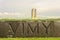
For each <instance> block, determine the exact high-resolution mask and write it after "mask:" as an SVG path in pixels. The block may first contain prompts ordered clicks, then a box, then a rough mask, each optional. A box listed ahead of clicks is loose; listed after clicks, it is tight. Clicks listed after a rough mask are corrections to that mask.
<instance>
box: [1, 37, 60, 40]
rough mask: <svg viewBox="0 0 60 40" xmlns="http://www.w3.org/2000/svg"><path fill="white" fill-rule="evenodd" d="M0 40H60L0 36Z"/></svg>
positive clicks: (57, 39) (59, 39) (55, 39)
mask: <svg viewBox="0 0 60 40" xmlns="http://www.w3.org/2000/svg"><path fill="white" fill-rule="evenodd" d="M0 40H60V37H57V38H0Z"/></svg>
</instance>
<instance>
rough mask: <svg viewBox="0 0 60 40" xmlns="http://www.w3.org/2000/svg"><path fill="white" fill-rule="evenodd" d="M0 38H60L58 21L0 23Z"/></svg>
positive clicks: (59, 22) (59, 23)
mask: <svg viewBox="0 0 60 40" xmlns="http://www.w3.org/2000/svg"><path fill="white" fill-rule="evenodd" d="M0 37H60V21H4V22H3V21H0Z"/></svg>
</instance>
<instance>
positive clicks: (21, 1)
mask: <svg viewBox="0 0 60 40" xmlns="http://www.w3.org/2000/svg"><path fill="white" fill-rule="evenodd" d="M32 8H36V9H37V18H47V17H48V18H50V17H54V18H55V17H58V18H60V0H0V18H5V17H6V18H22V19H23V18H31V9H32Z"/></svg>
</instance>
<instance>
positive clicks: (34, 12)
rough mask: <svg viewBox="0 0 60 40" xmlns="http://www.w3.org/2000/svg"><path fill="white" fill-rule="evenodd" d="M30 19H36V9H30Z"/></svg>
mask: <svg viewBox="0 0 60 40" xmlns="http://www.w3.org/2000/svg"><path fill="white" fill-rule="evenodd" d="M31 17H32V19H37V17H36V8H32V13H31Z"/></svg>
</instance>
